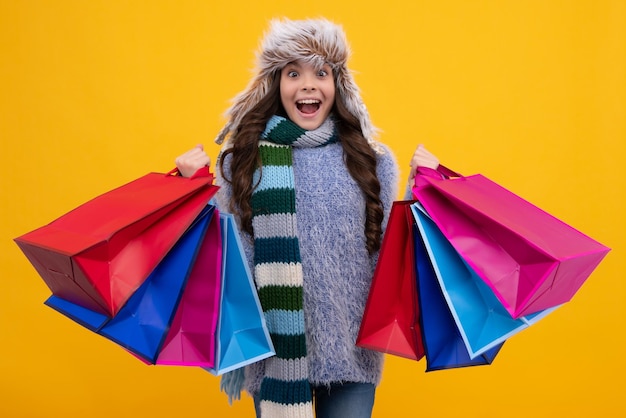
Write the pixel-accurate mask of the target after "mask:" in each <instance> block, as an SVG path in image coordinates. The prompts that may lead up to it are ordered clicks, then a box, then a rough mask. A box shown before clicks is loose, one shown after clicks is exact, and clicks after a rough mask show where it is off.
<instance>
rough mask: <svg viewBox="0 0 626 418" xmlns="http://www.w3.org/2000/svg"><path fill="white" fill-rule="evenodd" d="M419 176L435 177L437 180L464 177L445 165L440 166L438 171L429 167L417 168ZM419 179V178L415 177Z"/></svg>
mask: <svg viewBox="0 0 626 418" xmlns="http://www.w3.org/2000/svg"><path fill="white" fill-rule="evenodd" d="M417 174H418V175H421V176H427V177H433V178H436V179H449V178H450V177H463V175H461V174H459V173H457V172H456V171H454V170H451V169H449V168H448V167H446V166H445V165H442V164H439V166H438V167H437V169H434V168H429V167H417ZM415 177H416V178H417V176H415Z"/></svg>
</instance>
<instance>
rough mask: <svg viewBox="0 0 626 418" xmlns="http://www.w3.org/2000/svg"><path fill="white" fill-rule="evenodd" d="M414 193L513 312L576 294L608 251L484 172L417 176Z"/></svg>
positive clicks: (516, 315) (556, 302) (533, 310)
mask: <svg viewBox="0 0 626 418" xmlns="http://www.w3.org/2000/svg"><path fill="white" fill-rule="evenodd" d="M413 193H414V195H415V197H416V198H417V200H419V201H420V203H421V204H422V205H423V206H424V208H425V209H426V211H427V212H428V214H429V215H430V217H431V218H432V220H433V221H434V222H435V224H436V225H437V226H438V228H439V229H440V230H441V232H442V233H443V234H444V235H445V237H446V239H447V240H448V241H449V242H450V243H451V244H452V245H453V246H454V248H455V249H456V250H457V252H458V253H459V254H460V255H461V256H462V258H463V259H464V260H465V261H467V263H468V264H469V265H470V266H471V267H472V268H473V269H474V271H476V273H477V274H478V275H479V276H480V277H481V278H482V279H483V280H484V281H485V282H486V283H487V284H488V285H489V287H490V288H491V290H492V291H493V292H494V293H495V295H496V296H497V297H498V299H499V300H500V302H501V303H502V304H503V305H504V307H505V308H506V310H507V311H508V312H509V313H510V315H511V316H513V317H514V318H520V317H522V316H525V315H529V314H532V313H536V312H539V311H542V310H545V309H548V308H552V307H555V306H558V305H561V304H563V303H565V302H568V301H569V300H571V298H572V297H573V296H574V294H575V293H576V292H577V291H578V290H579V288H580V287H581V286H582V284H583V283H584V282H585V280H586V279H587V278H588V277H589V275H590V274H591V273H592V272H593V270H594V269H595V268H596V267H597V266H598V264H599V263H600V262H601V261H602V259H603V258H604V257H605V256H606V254H607V253H608V252H609V248H608V247H606V246H604V245H602V244H600V243H599V242H597V241H595V240H593V239H592V238H590V237H588V236H587V235H585V234H583V233H582V232H580V231H578V230H576V229H574V228H573V227H571V226H569V225H567V224H566V223H564V222H562V221H561V220H559V219H557V218H555V217H553V216H552V215H550V214H548V213H546V212H544V211H543V210H541V209H539V208H538V207H536V206H534V205H532V204H531V203H529V202H528V201H526V200H524V199H522V198H521V197H519V196H517V195H515V194H513V193H512V192H510V191H508V190H507V189H505V188H504V187H502V186H500V185H498V184H496V183H495V182H493V181H491V180H489V179H488V178H486V177H484V176H482V175H480V174H476V175H472V176H468V177H458V178H451V179H442V178H435V177H431V176H428V175H418V176H416V187H414V188H413Z"/></svg>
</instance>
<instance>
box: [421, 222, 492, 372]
mask: <svg viewBox="0 0 626 418" xmlns="http://www.w3.org/2000/svg"><path fill="white" fill-rule="evenodd" d="M413 234H414V235H413V236H414V241H415V243H414V248H415V264H416V270H417V289H418V298H419V303H420V310H421V312H422V314H421V316H420V326H421V330H422V340H423V343H424V350H425V353H426V355H425V356H426V371H427V372H431V371H436V370H445V369H456V368H460V367H469V366H481V365H489V364H491V363H492V362H493V361H494V359H495V357H496V355H497V354H498V353H499V351H500V349H501V348H502V345H503V344H504V342H500V343H499V344H496V345H494V346H492V347H490V348H488V349H486V350H484V351H483V352H482V353H481V354H478V355H475V356H471V355H470V353H469V351H468V350H467V346H466V344H465V342H464V340H463V337H462V335H461V332H460V331H459V329H458V327H457V324H456V322H455V320H454V318H453V316H452V313H451V312H450V309H449V308H448V305H447V303H446V300H445V298H444V295H443V293H442V290H441V287H440V286H439V283H438V282H437V278H436V275H435V271H434V269H433V266H432V264H431V263H430V256H429V255H428V252H427V250H426V247H425V245H424V243H423V241H422V240H421V235H420V232H419V230H418V228H417V226H415V227H414V231H413Z"/></svg>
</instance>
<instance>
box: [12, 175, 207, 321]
mask: <svg viewBox="0 0 626 418" xmlns="http://www.w3.org/2000/svg"><path fill="white" fill-rule="evenodd" d="M172 174H173V171H172V172H170V173H168V174H161V173H149V174H147V175H145V176H143V177H140V178H138V179H136V180H134V181H131V182H130V183H127V184H125V185H123V186H121V187H118V188H116V189H114V190H111V191H109V192H107V193H105V194H103V195H100V196H98V197H96V198H94V199H92V200H90V201H88V202H86V203H84V204H83V205H81V206H79V207H77V208H75V209H74V210H72V211H70V212H68V213H67V214H65V215H63V216H61V217H60V218H58V219H56V220H55V221H53V222H51V223H50V224H48V225H45V226H43V227H41V228H38V229H35V230H34V231H31V232H29V233H27V234H24V235H22V236H20V237H18V238H16V239H15V242H16V243H17V245H18V246H19V247H20V249H21V250H22V251H23V253H24V254H25V255H26V257H27V258H28V259H29V261H30V262H31V263H32V264H33V266H34V267H35V269H36V270H37V272H38V273H39V275H40V276H41V277H42V278H43V280H44V281H45V283H46V284H47V285H48V287H49V288H50V290H51V292H52V294H53V295H55V296H58V297H60V298H62V299H64V300H66V301H68V302H72V303H74V304H77V305H80V306H82V307H84V308H87V309H89V310H93V311H96V312H99V313H101V314H103V315H105V316H114V315H115V314H116V313H117V312H118V310H119V309H120V308H121V307H122V306H123V305H124V304H125V303H126V301H127V300H128V298H129V297H130V296H131V295H132V294H133V293H134V292H135V291H136V290H137V289H138V288H139V286H140V285H141V284H142V283H143V281H144V280H145V279H146V278H147V277H148V275H149V274H150V272H151V271H152V270H154V268H155V267H156V265H157V264H158V263H159V262H160V261H161V260H162V258H163V257H164V256H165V254H166V253H167V252H168V251H169V250H170V249H171V248H172V246H173V245H174V243H175V242H176V241H177V240H178V239H179V238H180V236H181V235H182V234H183V232H184V231H185V230H186V229H187V228H188V227H189V225H190V224H191V223H192V221H193V220H194V219H195V218H196V216H197V215H198V214H199V213H200V211H201V210H202V208H203V207H204V206H205V205H206V203H207V202H208V201H209V199H210V198H211V197H212V196H213V195H214V194H215V193H216V191H217V189H218V187H217V186H213V185H212V181H213V176H212V175H211V174H210V173H209V171H208V168H205V169H202V170H199V171H198V173H196V175H194V177H192V178H184V177H181V176H175V175H172Z"/></svg>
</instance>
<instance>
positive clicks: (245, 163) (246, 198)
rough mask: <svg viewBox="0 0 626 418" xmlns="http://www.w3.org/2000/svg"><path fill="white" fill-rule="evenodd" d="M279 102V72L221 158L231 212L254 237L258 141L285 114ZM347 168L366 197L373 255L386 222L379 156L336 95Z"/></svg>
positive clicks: (368, 236) (367, 234)
mask: <svg viewBox="0 0 626 418" xmlns="http://www.w3.org/2000/svg"><path fill="white" fill-rule="evenodd" d="M284 113H285V112H284V110H283V108H282V105H281V103H280V71H277V72H276V73H275V74H274V77H273V79H272V82H271V84H270V88H269V89H268V91H267V93H266V94H265V96H264V97H263V99H262V100H261V101H259V103H258V104H257V105H256V106H254V107H253V108H252V109H251V110H250V111H249V112H248V113H247V114H246V115H245V116H244V117H243V118H242V120H241V123H240V124H239V128H238V129H237V131H236V132H235V133H234V134H233V137H232V138H231V139H230V141H229V142H230V143H231V146H230V147H227V148H226V149H225V150H224V151H223V152H222V155H221V156H220V158H219V161H218V165H219V168H220V171H221V173H222V177H223V178H224V179H225V180H226V181H228V182H229V183H230V184H231V187H232V198H231V201H230V211H231V212H233V213H238V214H239V216H240V219H241V226H242V228H243V230H244V231H246V232H248V233H249V234H251V235H252V233H253V228H252V206H251V205H250V202H251V198H252V192H253V190H254V188H255V187H256V184H252V178H253V175H254V172H255V170H256V169H257V168H258V167H260V166H261V159H260V157H259V149H258V141H259V138H260V136H261V133H262V132H263V130H264V129H265V125H266V124H267V121H268V120H269V119H270V118H271V117H272V116H273V115H276V114H281V115H284ZM332 113H333V115H334V116H335V122H336V127H337V130H338V133H339V138H340V143H341V145H342V147H343V152H344V159H345V162H346V167H347V168H348V172H349V173H350V175H351V176H352V178H353V179H354V180H355V181H356V182H357V184H358V185H359V187H360V188H361V191H362V192H363V196H364V198H365V225H364V228H365V237H366V240H367V250H368V252H369V253H370V254H373V253H375V252H376V251H377V250H378V249H380V243H381V237H382V222H383V204H382V201H381V200H380V181H379V180H378V176H377V175H376V154H375V152H374V150H373V149H372V147H371V146H370V145H369V144H368V143H367V140H366V139H365V137H364V136H363V133H362V132H361V125H360V122H359V120H358V119H357V118H356V117H355V116H354V115H353V114H352V113H350V112H349V111H348V110H347V109H346V106H345V104H344V103H343V100H342V98H340V97H339V96H337V97H336V98H335V103H334V106H333V110H332ZM229 154H230V155H231V162H230V167H231V173H230V174H231V176H232V177H231V178H227V176H226V173H225V172H224V160H225V158H226V156H227V155H229Z"/></svg>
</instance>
